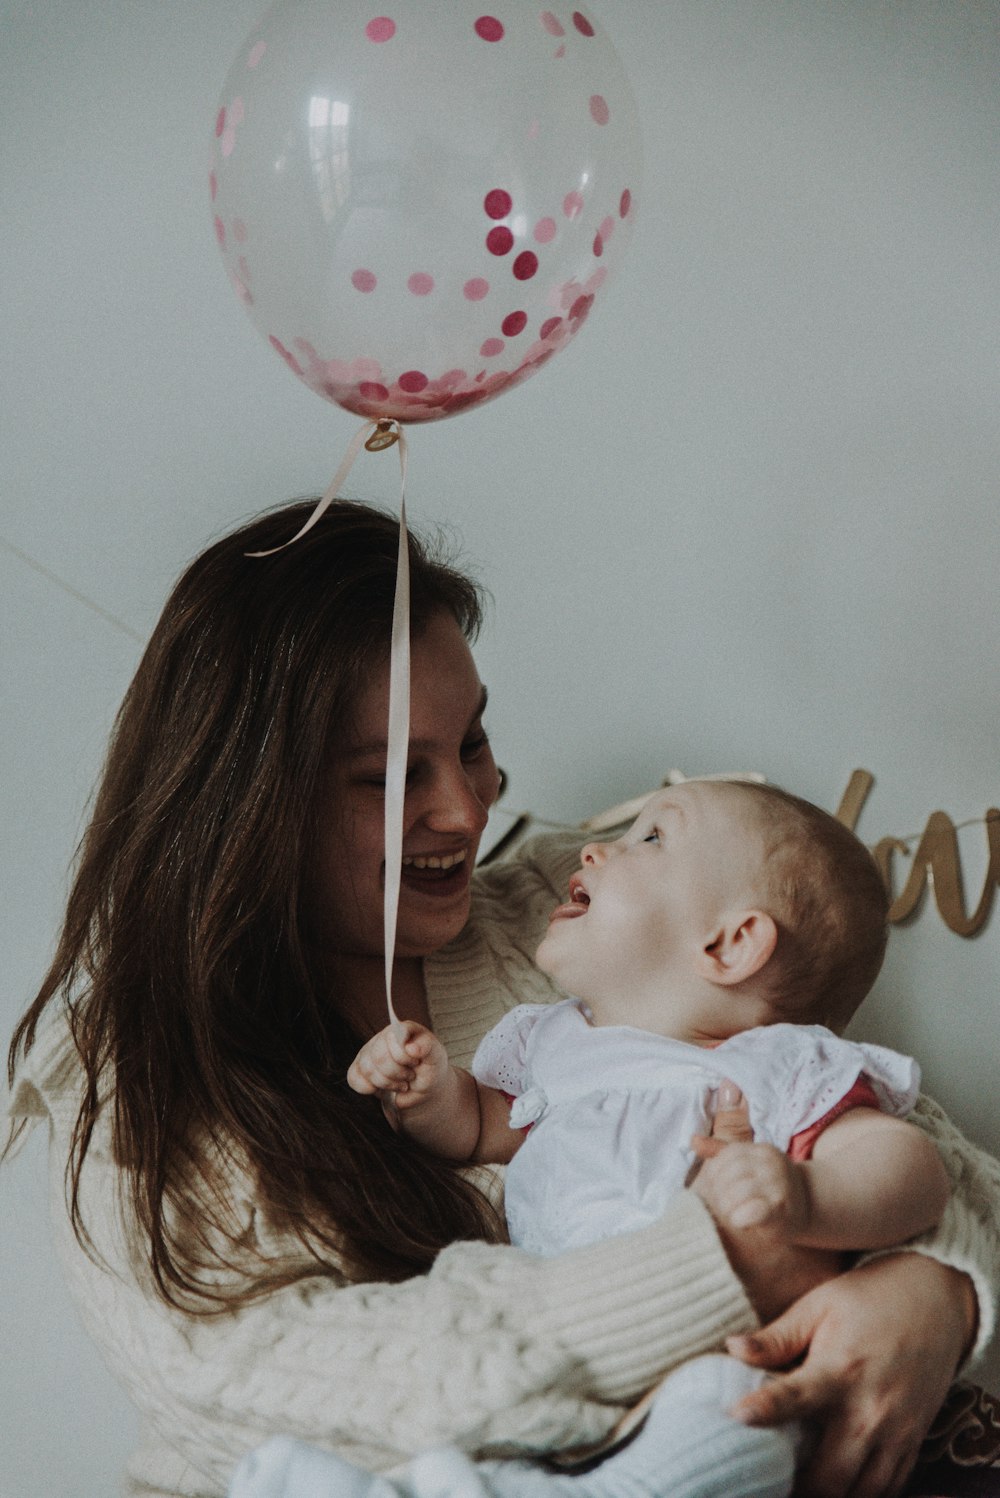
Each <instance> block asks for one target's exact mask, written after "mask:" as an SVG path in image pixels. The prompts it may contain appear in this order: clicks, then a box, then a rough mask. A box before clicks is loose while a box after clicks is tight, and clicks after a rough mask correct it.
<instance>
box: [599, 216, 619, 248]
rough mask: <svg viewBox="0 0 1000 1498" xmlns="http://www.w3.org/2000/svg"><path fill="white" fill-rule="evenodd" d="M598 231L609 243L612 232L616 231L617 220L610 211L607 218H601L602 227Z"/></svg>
mask: <svg viewBox="0 0 1000 1498" xmlns="http://www.w3.org/2000/svg"><path fill="white" fill-rule="evenodd" d="M597 232H598V233H599V234H600V236H601V238H602V239H603V240H604V243H605V244H607V242H608V240H609V239H610V238H611V236H612V234H613V233H614V232H615V221H614V219H613V218H612V217H611V215H610V213H609V214H608V216H607V218H605V219H602V220H601V227H600V229H598V231H597Z"/></svg>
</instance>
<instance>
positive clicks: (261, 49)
mask: <svg viewBox="0 0 1000 1498" xmlns="http://www.w3.org/2000/svg"><path fill="white" fill-rule="evenodd" d="M266 51H267V42H258V43H257V45H256V46H255V47H252V48H251V50H250V56H249V57H248V58H247V67H248V68H256V67H259V66H260V62H261V59H262V58H263V56H264V53H265V52H266Z"/></svg>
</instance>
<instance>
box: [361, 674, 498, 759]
mask: <svg viewBox="0 0 1000 1498" xmlns="http://www.w3.org/2000/svg"><path fill="white" fill-rule="evenodd" d="M489 696H490V694H489V692H488V691H487V690H486V688H485V687H483V689H482V691H481V692H480V694H479V701H478V702H477V703H476V706H475V708H474V709H473V712H472V716H471V717H470V718H469V721H468V725H467V726H466V730H465V731H466V733H468V731H469V729H470V728H471V727H472V725H473V724H474V723H478V722H479V719H480V718H481V717H482V716H483V713H485V711H486V704H487V702H488V701H489ZM388 747H389V744H388V740H387V739H384V738H381V739H368V740H366V742H365V743H363V744H349V745H348V746H347V748H346V749H345V750H344V755H343V757H344V758H345V759H362V758H364V756H365V755H368V754H385V753H386V752H387V750H388ZM433 747H434V740H433V739H411V740H410V748H411V749H432V748H433Z"/></svg>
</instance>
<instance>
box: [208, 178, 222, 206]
mask: <svg viewBox="0 0 1000 1498" xmlns="http://www.w3.org/2000/svg"><path fill="white" fill-rule="evenodd" d="M208 190H209V192H210V193H211V194H212V202H213V203H214V202H215V199H216V197H217V196H218V192H219V179H218V177H217V176H216V175H215V173H214V172H209V174H208Z"/></svg>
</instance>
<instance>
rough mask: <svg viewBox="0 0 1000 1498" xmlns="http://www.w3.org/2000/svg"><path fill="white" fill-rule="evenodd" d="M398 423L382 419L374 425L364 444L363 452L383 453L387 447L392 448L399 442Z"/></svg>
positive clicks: (386, 418) (385, 418)
mask: <svg viewBox="0 0 1000 1498" xmlns="http://www.w3.org/2000/svg"><path fill="white" fill-rule="evenodd" d="M399 436H400V432H399V423H398V422H396V421H391V420H390V419H389V418H388V417H383V419H382V420H381V421H377V422H376V423H375V430H374V432H372V434H371V436H370V437H369V438H368V441H367V442H366V443H365V451H366V452H369V453H380V452H384V451H385V449H386V448H387V447H394V446H395V444H396V443H397V442H398V441H399Z"/></svg>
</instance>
